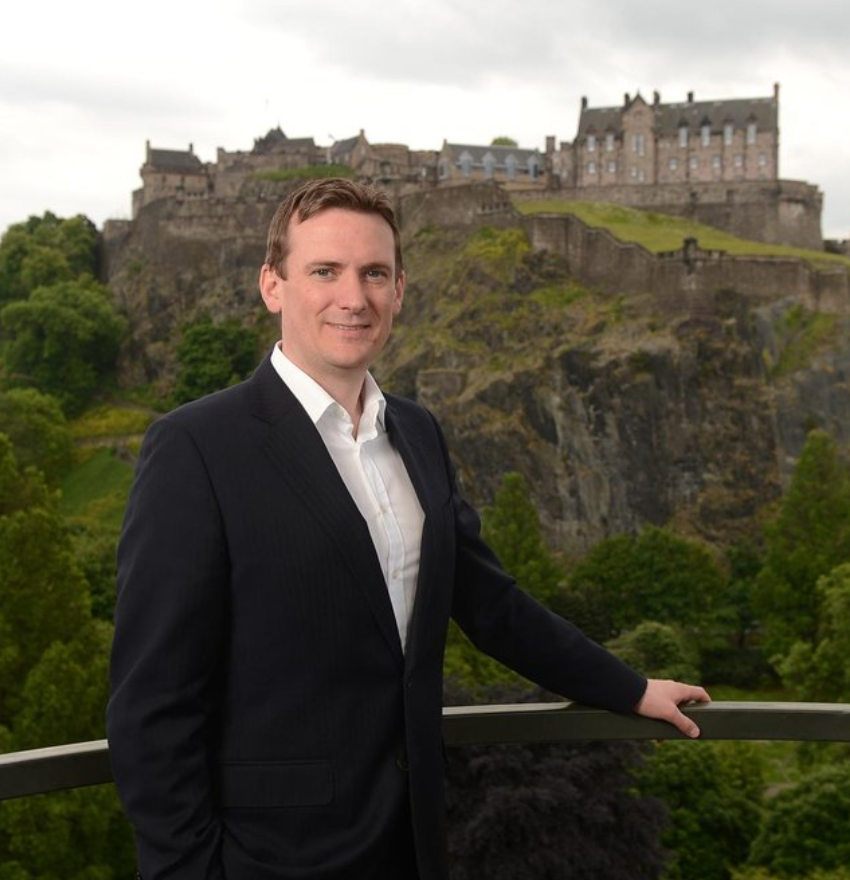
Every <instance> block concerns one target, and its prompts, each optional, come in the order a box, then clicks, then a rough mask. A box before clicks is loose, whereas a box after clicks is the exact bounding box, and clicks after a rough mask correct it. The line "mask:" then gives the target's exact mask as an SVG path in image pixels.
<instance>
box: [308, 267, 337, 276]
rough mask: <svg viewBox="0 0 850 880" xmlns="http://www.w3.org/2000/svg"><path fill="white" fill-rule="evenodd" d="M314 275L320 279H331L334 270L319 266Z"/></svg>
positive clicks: (314, 270)
mask: <svg viewBox="0 0 850 880" xmlns="http://www.w3.org/2000/svg"><path fill="white" fill-rule="evenodd" d="M313 274H314V275H315V276H316V277H318V278H330V277H332V276H333V269H329V268H328V267H327V266H318V267H317V268H315V269H313Z"/></svg>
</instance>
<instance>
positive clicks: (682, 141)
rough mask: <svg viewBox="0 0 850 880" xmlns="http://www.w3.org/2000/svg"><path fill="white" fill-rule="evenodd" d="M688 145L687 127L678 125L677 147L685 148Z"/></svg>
mask: <svg viewBox="0 0 850 880" xmlns="http://www.w3.org/2000/svg"><path fill="white" fill-rule="evenodd" d="M687 145H688V126H687V125H680V126H679V146H680V147H687Z"/></svg>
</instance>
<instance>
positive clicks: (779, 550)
mask: <svg viewBox="0 0 850 880" xmlns="http://www.w3.org/2000/svg"><path fill="white" fill-rule="evenodd" d="M766 537H767V553H766V558H765V565H764V568H763V569H762V571H761V573H760V574H759V576H758V578H757V580H756V584H755V592H754V596H753V601H754V604H755V608H756V611H757V612H758V615H759V618H760V620H761V624H762V627H763V630H764V641H765V649H766V651H767V652H768V654H769V655H771V656H772V655H779V656H782V655H784V654H786V653H787V652H788V651H789V650H790V648H791V646H792V645H793V644H794V643H795V642H798V641H802V642H812V641H813V640H814V639H815V637H816V629H817V618H818V602H819V597H818V592H817V582H818V578H820V577H821V576H822V575H825V574H827V573H828V572H829V571H831V570H832V569H833V568H835V566H837V565H840V564H841V563H843V562H850V470H848V468H847V465H846V464H845V463H844V462H843V461H842V460H841V458H840V456H839V452H838V446H837V445H836V443H835V441H834V440H833V439H832V438H831V437H830V436H829V435H828V434H826V433H825V432H823V431H812V432H811V434H809V437H808V439H807V440H806V443H805V446H804V447H803V450H802V452H801V454H800V459H799V461H798V462H797V467H796V469H795V471H794V476H793V478H792V480H791V485H790V487H789V489H788V492H787V494H786V495H785V497H784V498H783V500H782V506H781V508H780V510H779V513H778V515H777V516H776V518H775V519H774V520H773V522H772V523H771V524H770V525H769V526H768V528H767V534H766Z"/></svg>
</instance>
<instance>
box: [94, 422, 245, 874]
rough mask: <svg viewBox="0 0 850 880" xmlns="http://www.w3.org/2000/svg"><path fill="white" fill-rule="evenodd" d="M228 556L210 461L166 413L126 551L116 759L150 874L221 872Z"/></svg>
mask: <svg viewBox="0 0 850 880" xmlns="http://www.w3.org/2000/svg"><path fill="white" fill-rule="evenodd" d="M228 585H229V560H228V557H227V549H226V541H225V535H224V530H223V527H222V521H221V516H220V513H219V508H218V505H217V502H216V498H215V494H214V491H213V487H212V485H211V482H210V479H209V475H208V473H207V470H206V468H205V465H204V462H203V458H202V456H201V454H200V452H199V450H198V448H197V446H196V445H195V443H194V441H193V439H192V437H191V436H190V434H189V433H188V432H187V430H186V429H184V428H183V427H181V426H180V425H178V424H175V423H173V422H172V421H171V420H170V419H169V418H168V417H166V418H163V419H160V420H159V421H158V422H156V423H155V424H154V425H152V426H151V428H150V429H149V430H148V433H147V435H146V437H145V441H144V444H143V446H142V451H141V454H140V458H139V464H138V467H137V471H136V478H135V483H134V486H133V489H132V492H131V494H130V500H129V504H128V508H127V513H126V516H125V520H124V530H123V533H122V537H121V540H120V543H119V550H118V600H117V605H116V611H115V641H114V645H113V650H112V666H111V686H112V693H111V698H110V701H109V706H108V710H107V730H108V736H109V746H110V757H111V761H112V767H113V773H114V776H115V781H116V783H117V786H118V791H119V794H120V796H121V799H122V802H123V804H124V808H125V811H126V813H127V815H128V817H129V819H130V821H131V822H132V824H133V826H134V828H135V832H136V841H137V850H138V862H139V872H140V874H141V876H142V877H144V878H145V880H171V878H178V877H179V878H180V880H223V878H224V873H223V870H222V868H221V864H220V859H219V846H220V836H221V830H220V826H219V822H218V818H217V815H216V812H215V810H214V807H213V798H212V785H211V778H210V770H209V764H210V743H209V729H210V722H211V718H212V716H213V714H214V712H215V705H216V695H217V692H218V691H219V688H220V683H219V671H220V669H221V665H222V656H223V652H224V651H225V649H226V626H225V622H226V619H227V606H228Z"/></svg>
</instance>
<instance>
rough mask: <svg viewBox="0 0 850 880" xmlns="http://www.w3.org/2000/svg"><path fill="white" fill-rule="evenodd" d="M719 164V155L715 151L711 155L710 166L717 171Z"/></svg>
mask: <svg viewBox="0 0 850 880" xmlns="http://www.w3.org/2000/svg"><path fill="white" fill-rule="evenodd" d="M720 166H721V162H720V156H719V155H718V154H717V153H715V154H714V155H713V156H712V157H711V167H712V168H714V169H715V170H717V171H719V170H720Z"/></svg>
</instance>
